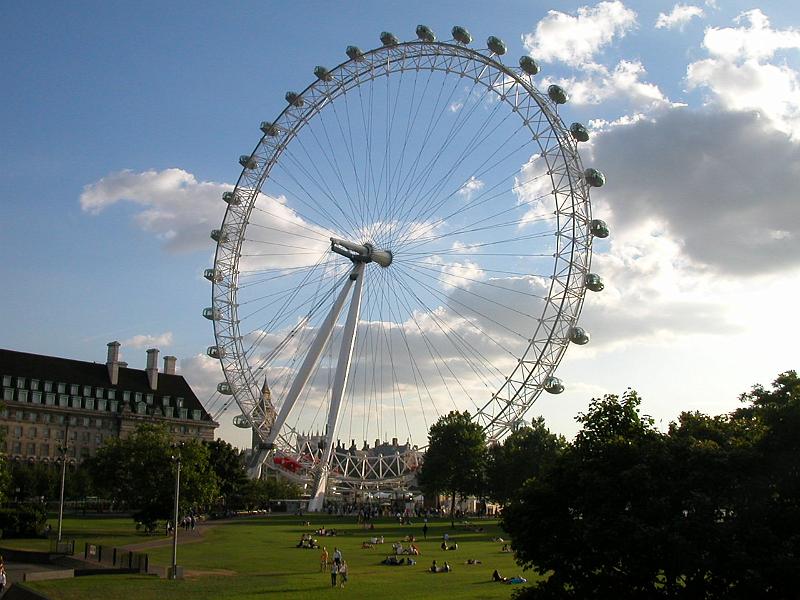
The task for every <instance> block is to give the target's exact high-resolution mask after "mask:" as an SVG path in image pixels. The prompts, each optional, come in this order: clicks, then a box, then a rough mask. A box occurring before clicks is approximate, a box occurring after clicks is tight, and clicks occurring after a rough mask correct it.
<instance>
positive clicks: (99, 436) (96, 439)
mask: <svg viewBox="0 0 800 600" xmlns="http://www.w3.org/2000/svg"><path fill="white" fill-rule="evenodd" d="M94 443H95V444H97V445H98V446H99V445H100V444H102V443H103V434H102V433H97V434H95V436H94Z"/></svg>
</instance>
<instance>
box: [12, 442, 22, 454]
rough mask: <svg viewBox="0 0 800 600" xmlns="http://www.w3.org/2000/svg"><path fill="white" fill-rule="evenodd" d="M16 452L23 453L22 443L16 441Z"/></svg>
mask: <svg viewBox="0 0 800 600" xmlns="http://www.w3.org/2000/svg"><path fill="white" fill-rule="evenodd" d="M14 454H22V443H21V442H14Z"/></svg>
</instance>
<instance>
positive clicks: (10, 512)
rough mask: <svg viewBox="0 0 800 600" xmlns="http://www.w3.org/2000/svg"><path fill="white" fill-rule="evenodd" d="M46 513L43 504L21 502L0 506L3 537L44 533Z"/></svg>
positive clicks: (0, 523)
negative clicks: (9, 506) (15, 504)
mask: <svg viewBox="0 0 800 600" xmlns="http://www.w3.org/2000/svg"><path fill="white" fill-rule="evenodd" d="M45 521H47V515H46V513H45V510H44V506H43V505H39V504H22V505H20V506H17V507H15V508H0V530H2V536H3V537H4V538H15V537H35V536H39V535H42V534H43V533H44V524H45Z"/></svg>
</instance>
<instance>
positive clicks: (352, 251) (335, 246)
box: [331, 238, 392, 268]
mask: <svg viewBox="0 0 800 600" xmlns="http://www.w3.org/2000/svg"><path fill="white" fill-rule="evenodd" d="M331 250H333V251H334V252H336V254H341V255H342V256H344V257H345V258H349V259H350V260H352V261H353V262H357V263H369V262H376V263H378V264H379V265H380V266H381V267H384V268H386V267H388V266H389V265H390V264H392V251H391V250H379V249H377V248H375V246H373V245H372V244H370V243H364V244H356V243H354V242H348V241H347V240H340V239H339V238H331Z"/></svg>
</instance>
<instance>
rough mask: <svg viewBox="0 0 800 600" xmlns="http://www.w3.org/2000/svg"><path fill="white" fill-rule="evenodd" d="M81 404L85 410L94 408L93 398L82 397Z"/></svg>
mask: <svg viewBox="0 0 800 600" xmlns="http://www.w3.org/2000/svg"><path fill="white" fill-rule="evenodd" d="M83 405H84V408H86V409H87V410H94V398H84V399H83Z"/></svg>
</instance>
